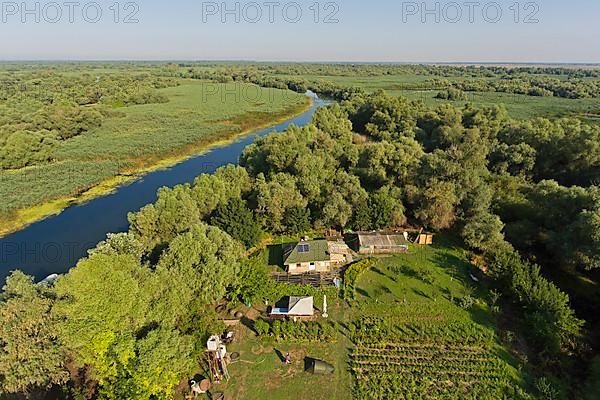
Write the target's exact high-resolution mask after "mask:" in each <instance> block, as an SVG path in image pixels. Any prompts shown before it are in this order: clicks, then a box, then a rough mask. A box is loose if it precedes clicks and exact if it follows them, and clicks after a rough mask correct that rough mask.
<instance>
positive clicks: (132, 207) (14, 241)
mask: <svg viewBox="0 0 600 400" xmlns="http://www.w3.org/2000/svg"><path fill="white" fill-rule="evenodd" d="M328 103H330V102H329V101H326V100H320V99H316V100H315V101H314V104H313V107H312V108H311V109H310V110H309V111H307V112H306V113H304V114H302V115H300V116H298V117H296V118H292V119H290V120H288V121H286V122H283V123H281V124H279V125H276V126H273V127H270V128H267V129H262V130H259V131H256V132H254V133H252V134H249V135H247V136H244V137H242V138H240V139H239V140H237V141H235V142H233V143H231V144H228V145H226V146H223V147H218V148H215V149H213V150H212V151H210V152H209V153H206V154H203V155H200V156H197V157H193V158H190V159H188V160H186V161H183V162H181V163H180V164H177V165H175V166H174V167H172V168H169V169H165V170H160V171H155V172H151V173H149V174H147V175H144V176H143V177H142V178H141V179H139V180H137V181H135V182H133V183H131V184H129V185H126V186H122V187H120V188H119V189H118V190H116V191H115V192H114V193H113V194H110V195H107V196H104V197H99V198H97V199H94V200H92V201H90V202H88V203H85V204H82V205H79V206H74V207H70V208H68V209H66V210H65V211H63V212H62V213H61V214H59V215H56V216H54V217H50V218H47V219H45V220H43V221H40V222H37V223H35V224H33V225H30V226H28V227H27V228H25V229H23V230H22V231H19V232H16V233H14V234H12V235H9V236H6V237H5V238H3V239H0V282H1V283H2V284H3V283H4V279H5V278H6V276H7V275H8V274H9V272H10V271H12V270H14V269H20V270H22V271H24V272H25V273H27V274H30V275H33V276H35V277H36V279H38V280H41V279H43V278H45V277H46V276H48V275H50V274H54V273H64V272H66V271H68V270H69V268H71V267H73V266H74V265H75V264H76V263H77V260H79V259H80V258H81V257H83V256H85V255H86V254H87V250H89V249H91V248H93V247H95V246H96V244H97V243H98V242H100V241H101V240H103V239H105V237H106V234H107V233H109V232H124V231H126V230H127V228H128V222H127V214H128V213H129V212H131V211H137V210H139V209H140V208H142V207H143V206H144V205H146V204H149V203H152V202H154V201H155V200H156V192H157V190H158V189H159V188H161V187H163V186H168V187H173V186H175V185H178V184H182V183H187V182H190V183H191V182H193V181H194V178H195V177H196V176H198V175H200V174H203V173H212V172H214V171H215V170H216V169H217V168H219V167H221V166H224V165H227V164H236V163H237V162H238V159H239V156H240V155H241V153H242V150H243V149H244V148H245V147H246V146H248V145H249V144H251V143H252V142H254V140H255V139H256V138H257V137H260V136H264V135H266V134H268V133H271V132H273V131H274V130H276V131H278V132H281V131H283V130H285V129H286V128H287V127H288V126H289V125H290V124H295V125H297V126H304V125H306V124H308V123H309V122H310V121H311V118H312V115H313V114H314V112H315V111H316V109H317V108H319V107H321V106H324V105H326V104H328ZM0 286H1V285H0Z"/></svg>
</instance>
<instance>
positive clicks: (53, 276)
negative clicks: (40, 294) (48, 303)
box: [40, 274, 58, 285]
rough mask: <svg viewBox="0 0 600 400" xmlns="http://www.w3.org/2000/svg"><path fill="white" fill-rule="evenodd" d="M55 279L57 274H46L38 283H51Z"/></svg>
mask: <svg viewBox="0 0 600 400" xmlns="http://www.w3.org/2000/svg"><path fill="white" fill-rule="evenodd" d="M57 279H58V274H52V275H48V276H47V277H46V278H44V280H43V281H41V282H40V285H42V284H43V285H53V284H54V282H56V280H57Z"/></svg>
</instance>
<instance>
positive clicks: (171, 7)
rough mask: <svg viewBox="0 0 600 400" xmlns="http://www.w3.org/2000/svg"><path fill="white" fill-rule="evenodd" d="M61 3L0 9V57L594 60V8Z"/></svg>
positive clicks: (598, 46) (597, 54)
mask: <svg viewBox="0 0 600 400" xmlns="http://www.w3.org/2000/svg"><path fill="white" fill-rule="evenodd" d="M22 1H24V2H25V5H26V7H27V8H28V10H29V11H28V12H26V10H24V9H23V7H22V4H21V2H22ZM64 1H69V0H57V1H56V3H54V4H50V3H51V2H48V1H41V2H39V3H38V4H39V6H38V8H37V10H36V2H35V1H28V0H19V1H16V2H14V3H13V2H4V1H2V2H0V5H1V8H2V15H1V16H0V37H1V38H2V40H0V60H19V59H21V60H22V59H27V60H34V59H42V60H59V59H71V60H73V59H76V60H94V59H95V60H106V59H111V60H115V59H128V60H136V59H137V60H140V59H143V60H242V59H243V60H274V61H386V62H550V63H551V62H587V63H598V62H600V40H599V39H600V23H599V22H598V19H599V17H600V2H599V1H597V0H574V1H559V0H543V2H542V1H538V2H536V3H531V2H528V1H527V0H525V1H521V2H518V3H517V2H516V1H515V0H509V1H505V0H496V2H492V1H485V0H483V1H478V2H476V1H473V2H471V5H466V3H467V2H468V1H469V0H464V1H463V0H458V1H456V2H452V1H445V0H442V1H438V2H436V1H425V2H422V1H416V2H403V1H401V0H396V1H384V0H374V1H359V0H343V1H337V2H329V1H328V0H323V1H320V2H316V1H315V0H308V1H306V0H296V2H295V3H294V2H292V1H286V0H282V1H271V2H270V5H268V4H267V3H268V2H269V1H270V0H264V1H263V0H258V1H256V2H251V1H238V2H236V1H227V0H226V1H217V2H203V1H193V0H174V1H157V0H143V1H137V2H136V3H133V4H129V3H128V2H127V0H124V1H122V2H120V3H117V4H118V7H117V8H118V9H119V10H120V12H119V13H118V15H116V14H115V7H114V6H113V4H115V0H110V1H104V0H96V3H92V2H91V1H87V0H83V1H80V2H79V3H78V5H73V6H65V5H64ZM236 4H238V6H237V10H238V11H237V12H236V11H235V9H236ZM436 4H437V5H436ZM126 5H127V6H126ZM84 6H85V9H86V12H85V13H84V11H83V10H84ZM436 7H437V8H436ZM225 8H227V9H229V10H234V12H233V13H229V14H226V13H224V9H225ZM59 9H60V12H61V15H59V14H58V10H59ZM98 9H100V10H101V11H102V16H101V17H98V18H99V21H98V22H95V23H93V22H92V21H94V20H95V19H98V18H97V17H96V15H97V14H96V12H97V10H98ZM316 9H318V10H319V13H318V14H317V13H316V12H315V10H316ZM425 9H426V10H429V12H427V13H426V12H424V10H425ZM516 9H519V12H518V13H516ZM70 10H72V16H70V15H69V14H70ZM258 10H260V13H261V14H262V16H260V17H259V14H258V12H257V11H258ZM298 10H300V11H301V13H302V15H301V17H300V16H299V14H298ZM498 10H501V13H502V16H501V17H500V16H499V15H498ZM134 11H135V15H134V17H133V18H132V19H133V20H137V22H134V21H132V22H133V23H125V21H124V19H125V17H126V16H127V15H128V14H130V13H131V12H134ZM270 11H272V15H270V14H271V13H270ZM332 13H333V15H332V16H331V17H330V18H329V19H327V18H326V17H327V16H328V15H331V14H332ZM459 13H460V14H461V15H459ZM532 13H533V15H532ZM471 14H472V15H471ZM528 16H530V18H529V19H527V17H528ZM71 17H72V21H70V20H69V19H70V18H71ZM115 17H116V18H117V21H116V22H115ZM36 18H39V22H36ZM236 18H239V22H237V21H236ZM436 19H439V21H436ZM253 21H254V22H253ZM336 21H337V22H336ZM494 21H495V22H494ZM536 21H537V22H536Z"/></svg>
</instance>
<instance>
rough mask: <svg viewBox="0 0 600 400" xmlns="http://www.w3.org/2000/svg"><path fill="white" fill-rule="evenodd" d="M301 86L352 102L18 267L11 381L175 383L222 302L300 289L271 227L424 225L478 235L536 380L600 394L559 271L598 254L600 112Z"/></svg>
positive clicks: (596, 261) (77, 393)
mask: <svg viewBox="0 0 600 400" xmlns="http://www.w3.org/2000/svg"><path fill="white" fill-rule="evenodd" d="M294 68H302V67H294ZM348 68H350V67H348ZM476 71H479V72H477V73H492V72H493V70H490V71H488V72H485V71H481V70H477V69H475V70H474V73H475V72H476ZM548 72H551V71H545V72H544V73H548ZM189 73H190V74H195V73H194V72H192V71H190V72H189ZM223 76H225V75H221V76H220V77H215V76H213V77H212V78H214V79H222V77H223ZM193 77H196V78H202V79H206V78H208V76H202V77H199V76H193ZM232 79H238V78H236V77H233V78H232ZM239 79H243V80H244V81H251V82H255V83H260V84H261V85H267V86H269V85H281V84H284V85H286V87H290V88H292V87H291V86H292V85H297V84H298V83H297V82H283V81H279V80H274V81H260V78H256V77H254V78H253V77H251V76H245V77H242V78H239ZM259 81H260V82H259ZM293 89H295V90H297V91H303V90H306V89H312V90H314V91H317V92H318V93H321V94H324V95H329V96H334V97H335V98H336V99H338V100H340V101H339V103H338V104H334V105H331V106H328V107H326V108H322V109H320V110H319V111H318V112H317V113H316V115H315V116H314V119H313V121H312V123H311V124H309V125H308V126H306V127H304V128H298V127H294V126H292V127H290V128H289V129H288V130H287V131H286V132H284V133H281V134H273V135H269V136H267V137H265V138H263V139H259V140H258V141H257V142H256V143H255V144H253V145H251V146H249V147H248V148H247V149H246V150H245V151H244V154H243V155H242V157H241V160H240V166H228V167H224V168H221V169H220V170H218V171H217V173H215V174H214V175H202V176H199V177H197V179H196V180H195V182H194V183H193V184H192V185H181V186H177V187H175V188H172V189H169V188H164V189H162V190H161V191H160V192H159V193H158V200H157V202H156V203H155V204H150V205H148V206H146V207H144V208H143V209H142V210H140V211H139V212H137V213H132V214H131V215H130V216H129V221H130V224H131V226H130V230H129V232H128V233H122V234H116V235H109V236H108V238H107V240H106V241H104V242H102V243H100V244H98V246H97V247H96V248H95V249H94V250H92V251H90V254H89V257H87V258H86V259H83V260H81V261H80V263H79V264H78V265H77V266H76V267H75V268H73V269H72V270H71V271H70V272H69V273H68V274H67V275H65V276H64V277H61V278H60V279H59V280H58V281H57V282H56V285H54V286H46V285H35V284H34V283H33V281H32V278H30V277H27V276H24V275H23V274H22V273H20V272H15V273H13V274H12V275H11V276H10V277H9V279H8V280H7V283H6V286H5V287H4V292H3V295H2V303H1V305H0V318H1V325H2V327H3V328H2V330H1V331H0V343H2V351H0V367H1V370H2V371H4V372H3V373H2V376H1V377H0V387H1V388H2V390H3V391H5V392H9V393H28V395H30V396H32V397H33V396H35V395H38V394H40V393H44V391H46V390H58V391H60V392H61V393H62V394H63V395H64V396H70V397H72V398H90V397H93V396H99V397H101V398H114V399H119V398H132V399H147V398H168V397H169V396H170V395H172V393H173V387H174V386H175V385H177V384H178V383H179V382H180V381H181V379H182V378H185V377H186V376H188V375H186V374H188V373H190V372H191V369H192V366H191V365H190V362H191V360H194V359H197V358H198V357H199V356H200V354H201V351H202V348H201V347H202V341H203V340H204V339H205V338H206V336H207V335H208V334H209V332H211V331H212V329H213V328H214V326H215V324H218V322H217V321H216V318H215V315H213V314H214V313H213V312H212V311H211V310H212V307H211V306H212V305H214V304H215V303H218V302H221V301H223V299H225V301H227V302H239V301H248V300H249V299H252V300H258V299H264V298H274V297H276V296H275V295H274V294H277V295H282V294H286V290H289V289H287V288H286V287H285V286H281V285H278V284H275V283H273V282H272V281H271V280H270V279H269V278H268V276H267V273H266V271H264V270H263V269H262V268H260V267H258V266H256V265H255V264H254V263H253V260H252V258H247V256H246V254H247V253H246V249H250V248H253V247H254V246H256V245H257V244H258V243H259V241H260V238H261V237H262V236H264V235H265V234H266V233H270V234H283V233H287V234H297V233H301V232H305V231H309V230H311V229H325V228H335V229H339V230H350V229H352V230H370V229H383V228H400V227H403V226H407V225H410V226H422V227H425V228H427V229H430V230H432V231H436V232H440V231H444V232H447V234H450V235H456V236H458V237H460V238H461V240H462V241H463V242H464V245H465V246H466V247H468V248H469V249H471V250H472V252H473V257H474V260H476V261H475V262H476V263H477V264H479V265H480V266H481V267H482V268H483V269H484V270H486V271H487V277H488V279H489V280H490V284H491V285H492V287H493V288H495V289H496V290H498V292H499V293H501V294H502V296H503V297H504V298H505V299H506V302H505V304H504V306H503V310H502V312H503V313H504V314H505V315H507V316H508V315H510V316H511V320H512V321H513V327H512V328H511V329H517V331H518V333H519V335H521V336H522V337H523V338H524V339H525V345H524V349H523V350H522V351H524V352H525V353H526V355H527V357H528V359H529V366H528V368H531V369H533V371H534V373H535V375H537V376H539V377H543V378H544V380H543V382H544V383H545V384H547V385H549V386H550V387H551V389H548V390H546V391H542V390H541V389H539V388H538V394H541V397H540V398H546V397H544V396H543V393H552V395H553V396H554V395H555V396H557V397H553V398H583V397H584V396H587V397H586V398H588V399H593V398H594V393H597V392H595V391H594V390H595V389H594V387H597V385H598V380H599V379H600V377H599V376H598V374H597V373H598V371H597V368H595V367H593V366H594V365H597V364H598V358H597V357H596V359H595V361H593V360H592V359H593V355H594V354H597V350H595V346H597V343H595V342H594V337H593V335H589V334H588V329H590V328H591V327H590V326H586V325H585V321H584V320H583V318H587V317H588V315H577V316H576V313H575V311H574V310H573V309H572V308H571V305H570V300H569V297H568V296H567V295H566V294H565V293H564V292H562V291H561V290H560V289H558V287H557V286H556V285H555V284H553V283H552V282H551V281H550V280H549V279H548V278H547V274H546V272H547V271H548V270H550V269H555V270H559V271H565V272H564V273H567V272H566V271H577V272H578V273H581V274H587V273H593V271H594V270H598V268H600V251H599V250H600V190H599V189H598V187H597V183H598V179H600V128H598V127H592V126H588V125H585V124H582V123H581V122H580V121H579V120H577V119H559V120H548V119H543V118H539V119H535V120H531V121H515V120H512V119H511V118H509V117H508V116H507V115H506V112H505V111H504V110H503V109H502V108H501V107H493V108H485V109H476V108H473V107H471V106H468V105H467V106H465V107H463V108H457V107H454V106H451V105H443V106H441V107H439V108H437V109H428V108H427V107H425V106H424V105H423V104H422V103H420V102H413V101H409V100H407V99H405V98H402V97H393V96H389V95H387V94H385V93H384V92H377V93H374V94H365V93H364V92H363V91H362V90H359V89H344V88H337V87H333V86H327V85H324V86H321V87H305V86H303V85H299V84H298V86H294V87H293ZM590 271H591V272H590ZM288 294H289V293H288ZM592 322H594V321H592ZM24 346H25V347H27V348H28V351H27V352H22V351H20V350H19V349H21V348H23V347H24ZM174 349H176V351H174ZM582 362H583V364H582ZM581 365H585V366H586V372H585V373H581V372H576V371H577V369H581ZM587 366H589V368H588V367H587ZM546 389H547V388H546ZM531 392H532V393H535V392H536V391H535V390H534V389H532V390H531ZM520 396H522V397H523V398H535V397H533V395H531V396H530V395H527V394H525V392H521V394H520Z"/></svg>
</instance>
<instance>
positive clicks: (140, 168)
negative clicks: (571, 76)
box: [0, 96, 313, 238]
mask: <svg viewBox="0 0 600 400" xmlns="http://www.w3.org/2000/svg"><path fill="white" fill-rule="evenodd" d="M312 106H313V100H312V98H311V97H308V96H307V98H306V101H305V102H304V103H303V104H301V105H299V106H296V107H292V108H290V109H288V110H284V111H282V112H279V113H274V114H272V115H271V116H270V117H271V118H269V117H266V116H265V117H266V118H269V119H268V120H261V119H253V120H252V121H251V122H250V123H244V121H240V126H241V127H243V128H242V130H241V131H239V132H235V131H224V132H221V133H219V134H217V135H213V136H211V137H208V138H204V139H202V140H200V141H199V142H198V143H195V144H193V145H189V146H185V147H183V148H181V149H179V150H178V151H176V152H174V153H171V154H165V155H161V156H157V157H151V158H145V159H138V160H132V164H133V165H135V167H131V168H126V169H124V170H123V171H121V172H119V174H117V175H116V176H113V177H111V178H109V179H106V180H104V181H101V182H100V183H98V184H96V185H93V186H91V187H89V188H87V189H85V190H83V191H81V192H79V193H76V194H74V195H71V196H64V197H60V198H57V199H53V200H51V201H48V202H45V203H43V204H40V205H36V206H33V207H28V208H24V209H20V210H17V211H15V212H14V213H11V214H10V215H9V216H5V217H0V238H3V237H5V236H8V235H10V234H12V233H15V232H18V231H20V230H22V229H25V228H26V227H28V226H29V225H31V224H34V223H36V222H39V221H42V220H44V219H46V218H49V217H52V216H56V215H58V214H60V213H62V212H63V211H64V210H66V209H68V208H69V207H73V206H77V205H82V204H85V203H87V202H89V201H91V200H94V199H96V198H99V197H102V196H107V195H109V194H111V193H113V192H114V191H115V190H118V189H119V188H121V187H123V186H126V185H129V184H131V183H133V182H135V181H137V180H139V179H141V178H143V177H144V176H145V175H146V174H149V173H151V172H155V171H159V170H162V169H167V168H171V167H173V166H175V165H177V164H179V163H181V162H184V161H186V160H188V159H190V158H192V157H197V156H200V155H203V154H205V153H207V152H210V151H211V150H213V149H215V148H218V147H223V146H226V145H228V144H230V143H232V142H234V141H236V140H238V139H239V138H241V137H244V136H246V135H249V134H251V133H252V132H255V131H258V130H261V129H265V128H269V127H273V126H276V125H278V124H280V123H282V122H284V121H286V120H289V119H293V118H295V117H297V116H300V115H302V114H304V113H306V112H307V111H309V110H310V109H311V107H312Z"/></svg>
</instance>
